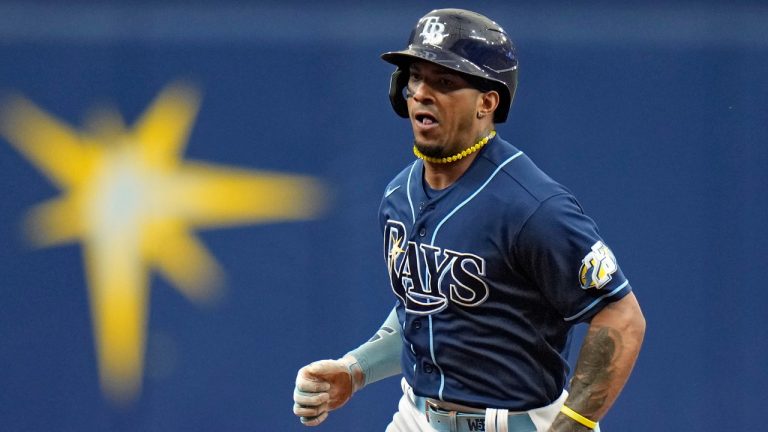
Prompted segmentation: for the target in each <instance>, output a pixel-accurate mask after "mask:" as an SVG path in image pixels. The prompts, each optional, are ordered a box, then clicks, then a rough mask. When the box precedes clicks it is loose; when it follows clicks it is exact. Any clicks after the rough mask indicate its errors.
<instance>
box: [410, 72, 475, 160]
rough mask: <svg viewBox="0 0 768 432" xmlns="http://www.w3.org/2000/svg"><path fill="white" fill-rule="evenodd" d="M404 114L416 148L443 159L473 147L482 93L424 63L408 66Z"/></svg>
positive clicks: (453, 75)
mask: <svg viewBox="0 0 768 432" xmlns="http://www.w3.org/2000/svg"><path fill="white" fill-rule="evenodd" d="M409 74H410V76H409V79H408V87H407V92H408V93H407V95H408V97H407V101H408V113H409V116H410V119H411V126H412V127H413V137H414V141H415V143H416V147H417V148H418V149H419V151H421V152H422V153H424V154H425V155H427V156H431V157H445V156H451V155H453V154H456V153H458V152H460V151H462V150H463V149H465V148H467V147H469V146H471V145H472V144H474V140H475V139H476V138H477V136H478V134H479V133H481V131H479V130H475V129H477V123H476V119H477V109H478V106H479V104H480V103H481V102H480V101H481V97H482V93H481V92H480V91H478V90H477V89H475V88H473V87H471V86H470V84H469V83H468V82H467V80H466V79H464V77H463V76H462V75H461V74H459V73H457V72H454V71H452V70H450V69H447V68H444V67H442V66H438V65H436V64H433V63H429V62H425V61H417V62H414V63H413V64H411V66H410V69H409Z"/></svg>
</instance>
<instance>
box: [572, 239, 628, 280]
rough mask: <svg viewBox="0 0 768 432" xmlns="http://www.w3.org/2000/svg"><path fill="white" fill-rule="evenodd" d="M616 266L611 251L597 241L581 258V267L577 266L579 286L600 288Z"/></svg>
mask: <svg viewBox="0 0 768 432" xmlns="http://www.w3.org/2000/svg"><path fill="white" fill-rule="evenodd" d="M618 268H619V266H618V265H617V264H616V257H615V256H613V252H611V250H610V249H608V246H606V245H605V244H604V243H603V242H602V241H598V242H597V243H595V244H594V245H592V249H591V250H590V252H589V253H588V254H587V256H585V257H584V259H582V260H581V267H580V268H579V283H580V284H581V288H582V289H584V290H586V289H590V288H594V289H598V290H599V289H602V288H603V287H605V286H606V285H608V283H609V282H610V281H611V279H612V278H613V276H612V275H613V274H614V273H615V272H616V270H617V269H618Z"/></svg>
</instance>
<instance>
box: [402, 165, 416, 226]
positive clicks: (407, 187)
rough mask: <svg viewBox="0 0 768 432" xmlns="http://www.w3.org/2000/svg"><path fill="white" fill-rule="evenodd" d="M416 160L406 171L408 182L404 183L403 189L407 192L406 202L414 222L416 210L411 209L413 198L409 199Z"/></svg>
mask: <svg viewBox="0 0 768 432" xmlns="http://www.w3.org/2000/svg"><path fill="white" fill-rule="evenodd" d="M416 162H418V161H414V162H413V165H411V171H410V172H409V173H408V183H406V185H405V190H406V192H408V204H410V206H411V218H412V219H413V223H416V211H414V209H413V200H411V177H413V169H414V168H415V167H416Z"/></svg>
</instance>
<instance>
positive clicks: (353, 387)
mask: <svg viewBox="0 0 768 432" xmlns="http://www.w3.org/2000/svg"><path fill="white" fill-rule="evenodd" d="M401 334H402V327H401V325H400V322H399V321H398V319H397V312H396V310H395V309H392V312H390V314H389V316H388V317H387V319H386V320H385V321H384V324H383V325H382V326H381V328H379V330H378V331H377V332H376V334H375V335H374V336H373V337H372V338H371V339H370V340H369V341H368V342H366V343H364V344H362V345H360V346H359V347H358V348H356V349H354V350H352V351H350V352H349V353H347V354H346V355H345V356H344V357H342V358H340V359H338V360H320V361H316V362H314V363H311V364H309V365H307V366H304V367H303V368H301V369H300V370H299V373H298V374H297V376H296V388H295V390H294V392H293V400H294V405H293V412H294V414H296V415H297V416H299V417H300V418H301V422H302V423H303V424H305V425H307V426H317V425H319V424H320V423H322V422H323V421H324V420H325V419H326V418H327V417H328V413H329V412H330V411H333V410H335V409H337V408H340V407H341V406H343V405H344V404H345V403H347V401H348V400H349V399H350V398H351V397H352V395H353V394H354V393H355V392H356V391H358V390H360V389H361V388H363V387H365V386H366V385H368V384H371V383H374V382H376V381H379V380H381V379H384V378H387V377H390V376H393V375H396V374H398V373H400V372H401V367H400V355H401V352H402V347H403V342H402V339H401Z"/></svg>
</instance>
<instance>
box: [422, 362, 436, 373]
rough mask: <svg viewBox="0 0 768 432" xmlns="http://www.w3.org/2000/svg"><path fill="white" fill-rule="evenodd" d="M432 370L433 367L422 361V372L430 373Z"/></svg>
mask: <svg viewBox="0 0 768 432" xmlns="http://www.w3.org/2000/svg"><path fill="white" fill-rule="evenodd" d="M433 370H434V367H433V366H432V365H431V364H429V363H424V372H426V373H432V371H433Z"/></svg>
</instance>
